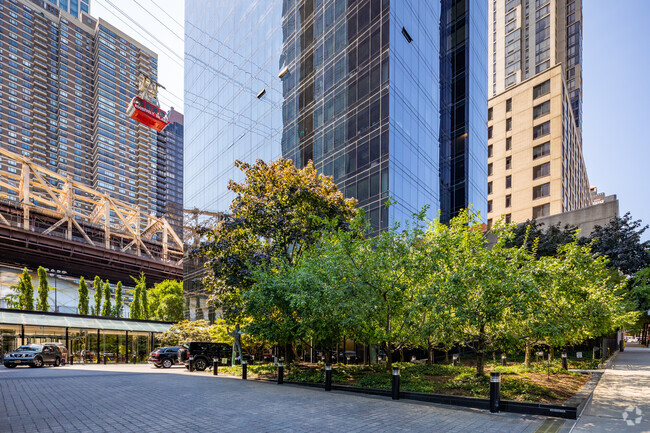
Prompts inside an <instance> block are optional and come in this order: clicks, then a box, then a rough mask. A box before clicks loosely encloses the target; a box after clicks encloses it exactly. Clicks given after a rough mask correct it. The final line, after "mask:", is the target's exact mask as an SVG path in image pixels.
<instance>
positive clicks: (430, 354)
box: [427, 347, 433, 365]
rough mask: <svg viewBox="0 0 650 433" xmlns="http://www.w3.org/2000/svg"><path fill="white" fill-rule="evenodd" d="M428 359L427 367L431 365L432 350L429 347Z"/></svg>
mask: <svg viewBox="0 0 650 433" xmlns="http://www.w3.org/2000/svg"><path fill="white" fill-rule="evenodd" d="M428 352H429V357H428V358H427V365H433V348H432V347H429V350H428Z"/></svg>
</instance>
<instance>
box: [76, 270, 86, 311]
mask: <svg viewBox="0 0 650 433" xmlns="http://www.w3.org/2000/svg"><path fill="white" fill-rule="evenodd" d="M88 302H89V297H88V286H87V285H86V280H85V279H84V277H83V276H82V277H80V278H79V304H78V306H77V308H78V310H79V314H83V315H87V314H88Z"/></svg>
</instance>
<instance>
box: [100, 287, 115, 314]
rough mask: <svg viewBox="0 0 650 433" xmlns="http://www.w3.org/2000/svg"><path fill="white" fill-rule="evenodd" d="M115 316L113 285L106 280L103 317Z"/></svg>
mask: <svg viewBox="0 0 650 433" xmlns="http://www.w3.org/2000/svg"><path fill="white" fill-rule="evenodd" d="M112 315H113V306H112V305H111V284H110V283H109V282H108V280H106V282H105V283H104V305H103V306H102V316H104V317H111V316H112Z"/></svg>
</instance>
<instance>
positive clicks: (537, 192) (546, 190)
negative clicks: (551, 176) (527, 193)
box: [533, 182, 551, 200]
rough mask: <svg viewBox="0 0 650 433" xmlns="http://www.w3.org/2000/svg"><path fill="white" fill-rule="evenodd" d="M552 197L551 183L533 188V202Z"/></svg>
mask: <svg viewBox="0 0 650 433" xmlns="http://www.w3.org/2000/svg"><path fill="white" fill-rule="evenodd" d="M549 195H551V183H550V182H547V183H543V184H541V185H537V186H534V187H533V200H536V199H538V198H542V197H548V196H549Z"/></svg>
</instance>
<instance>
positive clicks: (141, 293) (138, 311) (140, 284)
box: [130, 272, 149, 320]
mask: <svg viewBox="0 0 650 433" xmlns="http://www.w3.org/2000/svg"><path fill="white" fill-rule="evenodd" d="M131 278H132V279H133V281H134V282H135V289H134V291H133V293H134V294H133V302H131V306H130V309H131V318H132V319H145V320H146V319H148V315H149V308H148V307H149V306H148V305H145V304H146V303H147V292H146V291H147V285H146V279H145V275H144V272H141V273H140V275H139V276H138V277H137V278H136V277H131Z"/></svg>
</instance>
